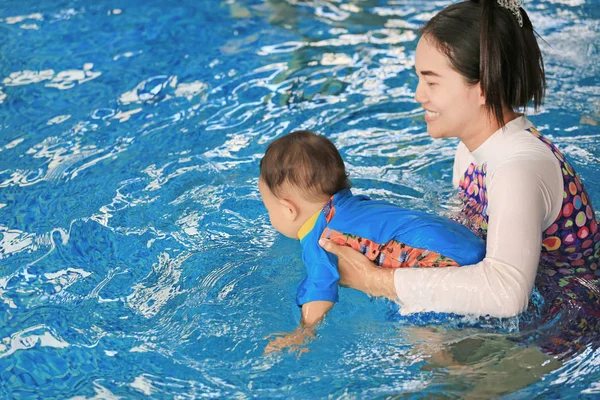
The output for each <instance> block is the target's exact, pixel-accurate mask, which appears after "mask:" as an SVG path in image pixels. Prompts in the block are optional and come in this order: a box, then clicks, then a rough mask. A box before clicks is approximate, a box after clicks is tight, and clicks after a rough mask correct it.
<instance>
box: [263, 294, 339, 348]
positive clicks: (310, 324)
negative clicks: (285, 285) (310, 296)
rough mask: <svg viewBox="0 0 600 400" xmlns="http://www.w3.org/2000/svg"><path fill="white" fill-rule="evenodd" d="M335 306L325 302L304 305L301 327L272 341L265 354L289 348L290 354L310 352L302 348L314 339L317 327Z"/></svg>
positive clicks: (318, 301) (330, 302)
mask: <svg viewBox="0 0 600 400" xmlns="http://www.w3.org/2000/svg"><path fill="white" fill-rule="evenodd" d="M334 304H335V303H333V302H332V301H323V300H316V301H310V302H308V303H305V304H303V305H302V318H301V319H300V326H299V327H298V328H297V329H296V330H295V331H293V332H290V333H287V334H285V336H280V337H276V338H275V339H273V340H271V341H270V342H269V344H268V345H267V347H266V348H265V354H268V353H271V352H273V351H282V350H283V349H286V348H289V351H290V352H293V351H298V352H299V354H302V353H304V352H306V351H308V349H306V348H305V347H301V346H302V345H305V344H307V343H308V342H309V341H310V340H311V339H314V337H315V329H316V327H317V325H318V324H319V322H321V321H322V320H323V318H325V315H327V313H328V312H329V310H331V308H332V307H333V305H334Z"/></svg>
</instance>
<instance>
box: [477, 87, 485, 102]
mask: <svg viewBox="0 0 600 400" xmlns="http://www.w3.org/2000/svg"><path fill="white" fill-rule="evenodd" d="M477 87H478V88H479V105H480V106H485V93H484V92H483V89H482V88H481V82H479V83H478V84H477Z"/></svg>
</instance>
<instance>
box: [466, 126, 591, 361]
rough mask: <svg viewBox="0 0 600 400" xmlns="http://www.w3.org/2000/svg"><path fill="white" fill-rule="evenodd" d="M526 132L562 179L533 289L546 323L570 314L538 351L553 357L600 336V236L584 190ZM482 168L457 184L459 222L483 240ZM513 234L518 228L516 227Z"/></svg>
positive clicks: (561, 158) (470, 171)
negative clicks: (539, 297)
mask: <svg viewBox="0 0 600 400" xmlns="http://www.w3.org/2000/svg"><path fill="white" fill-rule="evenodd" d="M528 131H529V132H530V133H531V134H532V135H534V136H535V137H536V138H538V139H539V140H541V141H542V142H543V143H544V144H545V145H546V146H547V147H548V148H549V149H550V150H551V151H552V153H553V154H554V156H555V157H556V159H557V160H558V162H559V163H560V167H561V170H562V175H563V182H564V190H563V203H562V208H561V211H560V213H559V214H558V216H557V217H556V220H555V221H554V222H553V223H552V225H551V226H550V227H549V228H548V229H546V230H545V231H544V232H543V235H542V249H541V255H540V268H539V270H538V276H537V279H536V287H537V289H538V290H539V292H540V294H541V295H542V296H543V297H544V298H545V299H546V300H547V302H546V306H545V309H546V312H545V313H544V315H543V318H544V319H545V320H550V319H552V318H554V317H555V316H556V315H558V314H561V313H562V314H565V310H567V309H568V310H578V311H576V312H573V311H569V312H568V313H567V314H566V315H570V317H569V318H568V321H566V322H564V323H562V324H561V325H562V330H563V331H562V333H561V334H560V335H559V336H554V337H552V338H551V339H550V340H549V341H548V345H547V346H542V347H544V348H545V349H546V350H548V351H550V352H552V353H565V352H569V351H575V350H576V349H577V348H582V346H584V344H585V343H586V342H587V341H590V340H596V339H594V338H595V337H596V336H597V334H596V333H595V332H598V331H600V290H599V288H600V268H598V267H599V265H600V232H599V231H598V222H597V221H596V215H595V213H594V208H593V206H592V203H591V200H590V198H589V196H588V193H587V191H586V190H585V188H584V187H583V184H582V183H581V180H580V178H579V176H578V175H577V173H576V172H575V171H574V169H573V167H572V166H571V165H570V164H569V162H568V161H567V160H566V159H565V157H564V155H563V154H562V153H561V152H560V151H559V150H558V149H557V148H556V146H554V144H552V143H551V142H550V141H549V140H548V139H547V138H546V137H544V136H543V135H542V134H541V133H540V132H539V131H537V130H536V129H535V128H530V129H528ZM486 172H487V165H486V164H483V165H482V166H477V165H475V164H471V165H469V167H468V169H467V171H465V174H464V176H463V177H462V179H461V180H460V183H459V187H460V193H459V196H460V198H461V200H462V203H463V206H462V210H461V213H460V214H459V217H460V222H462V223H463V224H465V225H467V226H468V227H469V228H470V229H471V230H472V231H473V232H475V233H476V234H477V235H479V236H480V237H482V238H483V239H485V238H486V236H487V222H488V215H487V205H488V199H487V193H486V183H485V181H486ZM517 229H518V228H517Z"/></svg>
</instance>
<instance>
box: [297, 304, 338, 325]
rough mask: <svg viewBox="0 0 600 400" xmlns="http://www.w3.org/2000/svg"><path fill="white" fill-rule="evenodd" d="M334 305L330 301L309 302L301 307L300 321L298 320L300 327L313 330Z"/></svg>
mask: <svg viewBox="0 0 600 400" xmlns="http://www.w3.org/2000/svg"><path fill="white" fill-rule="evenodd" d="M334 304H335V303H333V302H331V301H323V300H317V301H309V302H308V303H305V304H303V305H302V319H301V320H300V327H305V328H314V327H316V326H317V324H318V323H319V322H321V320H323V318H325V315H327V313H328V312H329V310H331V308H332V307H333V305H334Z"/></svg>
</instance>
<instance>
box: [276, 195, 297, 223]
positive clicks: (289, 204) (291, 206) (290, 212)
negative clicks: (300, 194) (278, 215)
mask: <svg viewBox="0 0 600 400" xmlns="http://www.w3.org/2000/svg"><path fill="white" fill-rule="evenodd" d="M279 204H280V205H281V206H282V207H283V208H284V215H285V216H286V217H287V218H288V219H289V220H290V221H291V222H294V221H296V219H297V218H298V215H300V209H299V208H298V205H297V204H296V203H294V202H293V201H291V200H288V199H279Z"/></svg>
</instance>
